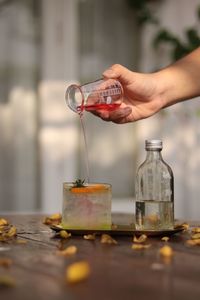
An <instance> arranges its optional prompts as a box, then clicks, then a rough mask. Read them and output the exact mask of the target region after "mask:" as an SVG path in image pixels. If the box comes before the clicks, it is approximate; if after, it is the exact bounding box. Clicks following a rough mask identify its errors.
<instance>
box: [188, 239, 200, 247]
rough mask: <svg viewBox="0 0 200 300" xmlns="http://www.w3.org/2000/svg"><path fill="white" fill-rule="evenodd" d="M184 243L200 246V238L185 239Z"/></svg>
mask: <svg viewBox="0 0 200 300" xmlns="http://www.w3.org/2000/svg"><path fill="white" fill-rule="evenodd" d="M186 244H187V245H189V246H196V245H197V246H200V239H195V240H187V241H186Z"/></svg>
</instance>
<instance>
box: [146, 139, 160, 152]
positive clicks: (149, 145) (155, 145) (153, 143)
mask: <svg viewBox="0 0 200 300" xmlns="http://www.w3.org/2000/svg"><path fill="white" fill-rule="evenodd" d="M145 149H146V150H153V149H155V150H156V149H160V150H162V141H161V140H146V141H145Z"/></svg>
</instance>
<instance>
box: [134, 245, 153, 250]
mask: <svg viewBox="0 0 200 300" xmlns="http://www.w3.org/2000/svg"><path fill="white" fill-rule="evenodd" d="M150 247H151V244H147V245H142V244H133V245H132V247H131V248H132V249H133V250H143V249H148V248H150Z"/></svg>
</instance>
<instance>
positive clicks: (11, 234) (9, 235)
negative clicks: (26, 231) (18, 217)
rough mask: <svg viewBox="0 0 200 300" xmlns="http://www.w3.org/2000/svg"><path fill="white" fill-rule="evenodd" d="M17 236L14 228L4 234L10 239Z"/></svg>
mask: <svg viewBox="0 0 200 300" xmlns="http://www.w3.org/2000/svg"><path fill="white" fill-rule="evenodd" d="M16 235H17V228H16V227H15V226H11V227H10V229H9V231H8V232H7V233H6V236H7V237H9V238H11V237H14V236H16Z"/></svg>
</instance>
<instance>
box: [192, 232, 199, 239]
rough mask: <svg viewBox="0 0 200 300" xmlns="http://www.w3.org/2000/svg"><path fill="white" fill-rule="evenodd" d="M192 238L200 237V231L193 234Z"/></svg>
mask: <svg viewBox="0 0 200 300" xmlns="http://www.w3.org/2000/svg"><path fill="white" fill-rule="evenodd" d="M191 238H192V239H193V240H197V239H200V233H195V234H193V235H192V236H191Z"/></svg>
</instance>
